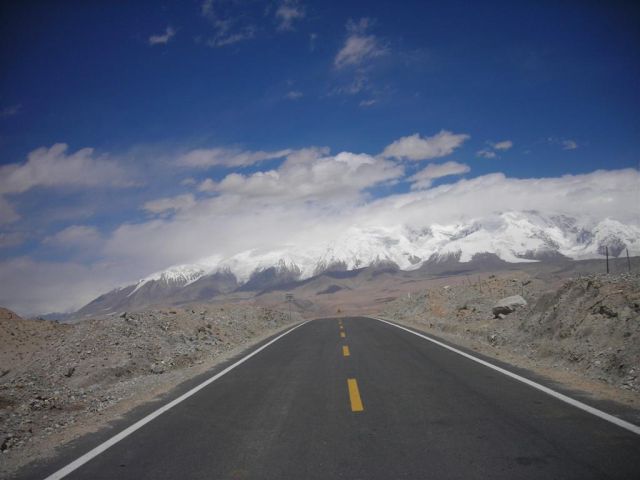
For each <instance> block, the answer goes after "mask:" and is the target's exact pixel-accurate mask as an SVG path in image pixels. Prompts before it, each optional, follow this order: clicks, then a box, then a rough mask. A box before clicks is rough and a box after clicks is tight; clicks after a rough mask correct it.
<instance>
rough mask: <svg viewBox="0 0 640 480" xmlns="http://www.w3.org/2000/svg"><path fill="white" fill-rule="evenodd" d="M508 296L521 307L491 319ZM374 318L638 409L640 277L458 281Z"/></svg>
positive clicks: (507, 276) (511, 276)
mask: <svg viewBox="0 0 640 480" xmlns="http://www.w3.org/2000/svg"><path fill="white" fill-rule="evenodd" d="M511 295H522V296H523V297H524V298H525V299H526V300H527V305H525V306H521V307H518V308H516V309H515V311H514V312H512V313H510V314H508V315H500V316H495V315H494V314H493V311H492V310H493V307H494V306H495V305H496V304H497V302H498V301H499V300H500V299H502V298H504V297H508V296H511ZM380 314H381V316H383V317H384V318H388V319H390V320H393V321H396V322H398V323H401V324H404V325H407V326H410V327H415V328H417V329H419V330H422V331H425V332H426V333H430V334H432V335H434V336H437V337H440V338H443V339H444V340H447V341H449V342H451V343H453V344H457V345H460V346H463V347H466V348H468V349H471V350H475V351H477V352H479V353H481V354H483V355H486V356H488V357H493V358H495V359H498V360H501V361H503V362H506V363H509V364H511V365H514V366H516V367H520V368H524V369H527V370H530V371H533V372H535V373H537V374H539V375H541V376H544V377H546V378H548V379H550V380H552V381H554V382H558V383H560V384H562V385H565V386H566V387H568V388H570V389H576V390H579V391H582V392H587V393H589V394H590V395H593V396H594V397H595V398H596V399H599V400H608V401H614V402H617V403H620V404H623V405H626V406H628V407H631V408H634V409H640V379H639V373H640V276H638V275H626V274H625V275H615V276H614V275H584V276H580V277H576V278H570V279H556V280H553V281H551V280H550V279H548V278H547V279H540V278H536V277H532V276H529V275H527V274H525V273H522V272H518V273H512V272H509V273H502V274H495V275H491V276H490V277H489V278H486V279H484V280H483V281H482V282H480V281H476V282H474V281H472V280H470V279H465V278H462V279H457V281H456V282H450V283H449V284H445V285H437V286H434V287H433V288H428V289H425V290H422V291H419V292H414V293H412V294H409V295H407V296H404V297H402V298H398V299H396V300H395V301H393V302H390V303H389V304H388V305H387V306H386V308H385V309H384V310H383V311H382V312H380Z"/></svg>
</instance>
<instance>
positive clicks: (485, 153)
mask: <svg viewBox="0 0 640 480" xmlns="http://www.w3.org/2000/svg"><path fill="white" fill-rule="evenodd" d="M476 156H477V157H481V158H496V157H497V156H498V154H497V153H496V152H494V151H493V150H489V149H488V148H483V149H482V150H478V151H477V152H476Z"/></svg>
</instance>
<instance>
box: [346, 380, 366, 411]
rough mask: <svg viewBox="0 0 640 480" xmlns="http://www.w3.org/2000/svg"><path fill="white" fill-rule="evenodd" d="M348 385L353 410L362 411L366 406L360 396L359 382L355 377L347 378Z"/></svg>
mask: <svg viewBox="0 0 640 480" xmlns="http://www.w3.org/2000/svg"><path fill="white" fill-rule="evenodd" d="M347 387H348V388H349V400H350V401H351V411H352V412H362V411H363V410H364V406H363V405H362V399H361V398H360V390H358V382H357V381H356V379H355V378H348V379H347Z"/></svg>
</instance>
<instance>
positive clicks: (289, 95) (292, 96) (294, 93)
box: [285, 90, 304, 100]
mask: <svg viewBox="0 0 640 480" xmlns="http://www.w3.org/2000/svg"><path fill="white" fill-rule="evenodd" d="M303 96H304V94H303V93H302V92H299V91H298V90H291V91H290V92H287V94H286V95H285V98H286V99H288V100H298V99H300V98H302V97H303Z"/></svg>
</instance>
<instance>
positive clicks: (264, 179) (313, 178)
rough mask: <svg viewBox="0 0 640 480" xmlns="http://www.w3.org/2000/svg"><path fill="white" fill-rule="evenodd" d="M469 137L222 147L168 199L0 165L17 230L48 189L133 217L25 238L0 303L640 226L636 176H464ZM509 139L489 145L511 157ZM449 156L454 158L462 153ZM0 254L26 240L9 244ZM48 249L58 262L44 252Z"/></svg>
mask: <svg viewBox="0 0 640 480" xmlns="http://www.w3.org/2000/svg"><path fill="white" fill-rule="evenodd" d="M468 139H469V135H467V134H464V133H453V132H451V131H448V130H441V131H440V132H438V133H436V134H434V135H431V136H428V135H420V134H414V135H410V136H406V137H402V138H399V139H398V140H395V141H393V142H391V143H390V144H389V145H387V146H386V147H385V148H383V149H382V152H380V153H378V154H375V153H354V152H348V151H342V152H337V153H331V151H330V149H329V148H327V147H307V148H298V149H282V150H276V151H262V150H258V151H250V150H246V149H240V148H226V147H224V148H223V147H216V148H209V149H193V150H189V151H186V152H182V153H176V154H175V155H174V156H173V157H171V158H170V159H169V160H167V161H165V162H164V163H162V164H161V165H160V164H159V165H160V166H158V169H159V171H158V172H156V174H157V175H158V177H159V178H161V179H162V181H163V182H164V183H163V184H170V185H172V188H171V189H167V191H171V194H170V195H164V196H163V195H161V193H162V191H163V189H159V188H154V185H147V184H140V183H139V182H136V180H135V178H136V173H135V172H133V171H132V170H130V169H129V168H128V166H127V165H126V162H125V161H124V160H123V159H122V158H119V157H116V156H110V155H107V154H103V155H98V154H96V153H95V151H94V150H93V149H90V148H84V149H81V150H78V151H76V152H69V148H68V147H67V146H66V145H64V144H56V145H54V146H52V147H49V148H39V149H37V150H34V151H33V152H31V153H30V154H29V155H28V157H27V159H26V161H25V162H24V163H20V164H11V165H7V166H5V167H2V175H1V176H0V212H1V213H2V219H3V221H4V222H5V225H8V226H10V227H11V226H16V227H17V226H19V225H20V224H21V222H22V221H23V220H24V219H22V220H21V217H23V216H24V214H23V212H21V211H20V209H19V208H17V207H18V206H19V205H21V204H22V203H21V201H20V200H24V199H25V198H28V197H29V196H30V195H31V194H34V195H35V194H36V193H37V192H38V191H39V190H42V189H45V190H47V191H50V192H56V193H57V194H58V195H62V196H64V195H65V193H68V192H69V191H72V190H77V189H97V188H100V189H116V190H118V195H119V196H122V197H124V198H131V201H132V202H133V201H137V202H138V204H137V205H134V207H135V209H136V210H137V211H138V214H139V215H140V217H138V218H124V219H122V220H121V221H120V222H119V223H118V224H116V225H114V226H113V228H104V227H102V228H97V226H96V225H93V224H92V222H91V221H84V222H83V221H75V222H74V221H73V220H72V221H71V222H70V223H68V224H67V225H66V226H64V227H63V228H60V229H59V230H58V231H55V232H48V233H47V234H45V235H43V236H42V237H40V238H37V237H36V238H32V241H33V242H35V245H36V246H35V247H34V248H32V249H31V250H28V249H25V250H24V251H22V252H20V253H19V254H17V255H13V256H10V257H9V258H5V260H3V261H2V262H1V263H0V281H1V282H2V285H3V286H4V288H3V292H2V294H1V298H0V304H3V305H6V306H9V307H11V308H14V309H16V310H18V311H20V312H22V313H25V314H37V313H42V312H46V311H54V310H58V311H68V310H71V309H75V308H78V307H79V306H81V305H83V304H84V303H86V302H87V301H88V300H90V299H92V298H93V297H95V296H96V295H98V294H100V293H102V292H104V291H106V290H108V289H111V288H113V287H115V286H117V285H122V284H128V283H132V282H134V281H136V280H137V279H139V278H143V277H145V276H147V275H148V274H149V273H150V272H153V271H159V270H162V269H164V268H167V267H169V266H171V265H176V264H187V263H192V262H197V261H198V260H200V259H202V258H206V257H210V256H212V255H219V256H221V257H230V256H233V255H236V254H238V253H239V252H243V251H248V250H252V249H258V250H269V249H277V248H281V247H283V246H287V245H305V246H309V247H313V245H322V244H325V243H326V242H328V241H331V240H332V239H335V238H340V236H341V235H342V234H344V232H345V231H347V230H348V229H350V228H353V227H357V228H361V229H375V228H383V229H384V228H396V227H398V226H403V225H405V226H406V225H409V226H411V227H412V228H416V229H419V228H424V227H428V226H429V225H431V224H433V223H438V224H441V225H449V224H454V223H456V222H458V221H460V222H462V221H469V220H472V219H475V218H486V217H489V216H491V215H494V214H495V213H497V212H502V211H505V210H511V211H525V210H538V211H541V212H546V213H554V214H556V213H557V214H567V215H571V216H573V217H580V218H584V217H587V218H593V219H595V220H602V219H605V218H611V219H615V220H618V221H620V222H623V223H628V224H633V225H640V218H639V215H638V210H637V205H638V203H639V201H640V199H639V198H638V196H639V191H638V185H640V172H639V171H638V170H636V169H624V170H611V171H609V170H598V171H595V172H591V173H587V174H578V175H564V176H561V177H555V178H510V177H508V176H506V175H505V174H503V173H499V172H498V173H490V174H484V175H480V176H475V177H469V175H470V174H471V173H472V168H471V167H470V166H469V165H467V164H466V163H462V162H461V161H457V160H447V161H440V160H436V159H440V158H443V157H447V156H451V155H454V154H456V152H458V150H459V149H460V148H461V146H462V145H463V144H464V143H465V142H466V141H467V140H468ZM511 147H512V143H511V142H510V141H502V142H498V143H495V144H493V148H494V149H495V150H499V151H505V150H508V149H509V148H511ZM455 158H458V157H457V156H456V157H455ZM3 238H5V239H6V241H5V242H4V243H5V244H6V245H5V246H7V247H12V248H16V245H17V244H19V243H20V242H21V239H22V237H20V236H19V235H18V233H17V231H13V232H12V231H11V230H10V229H9V231H7V232H4V233H3ZM41 250H46V251H55V252H57V255H56V256H55V258H53V259H52V258H51V257H50V256H49V257H47V256H46V255H42V254H41Z"/></svg>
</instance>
